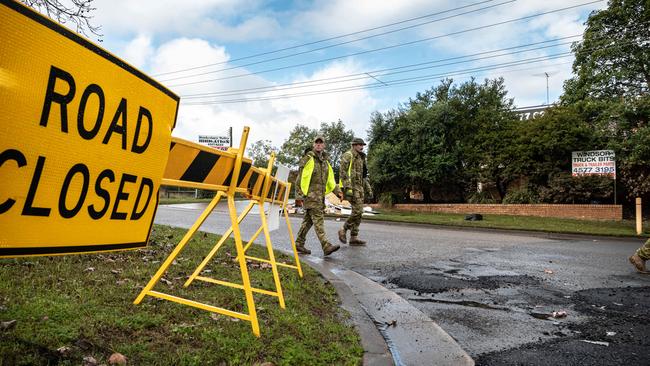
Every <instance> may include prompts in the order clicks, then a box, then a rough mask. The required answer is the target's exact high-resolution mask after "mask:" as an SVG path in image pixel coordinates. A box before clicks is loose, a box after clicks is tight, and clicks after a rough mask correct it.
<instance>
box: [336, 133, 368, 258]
mask: <svg viewBox="0 0 650 366" xmlns="http://www.w3.org/2000/svg"><path fill="white" fill-rule="evenodd" d="M351 145H352V148H351V149H350V150H348V151H346V152H345V153H343V156H341V166H340V170H339V177H341V179H340V184H339V185H340V186H341V187H342V189H343V193H344V195H345V198H346V199H347V200H348V201H350V204H351V205H352V214H351V215H350V217H349V218H348V220H347V221H346V222H345V224H344V225H343V228H342V229H341V230H339V232H338V234H339V240H340V241H341V243H349V244H350V245H352V246H361V245H366V242H365V241H363V240H361V239H359V237H358V236H359V224H361V215H362V214H363V199H364V197H372V189H371V188H370V183H369V182H368V166H367V163H366V154H365V153H364V152H363V147H364V146H365V145H366V143H365V142H364V141H363V139H361V138H358V137H356V138H354V139H353V140H352V143H351ZM348 230H350V241H349V242H348V238H347V231H348Z"/></svg>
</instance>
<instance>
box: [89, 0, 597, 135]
mask: <svg viewBox="0 0 650 366" xmlns="http://www.w3.org/2000/svg"><path fill="white" fill-rule="evenodd" d="M93 4H94V6H95V7H96V8H97V9H96V10H95V13H94V14H95V18H94V23H96V24H97V25H101V26H102V32H103V34H104V37H103V43H102V46H103V47H105V48H106V49H108V50H109V51H111V52H112V53H113V54H115V55H117V56H118V57H121V58H123V59H125V60H126V61H127V62H129V63H131V64H132V65H134V66H136V67H137V68H139V69H141V70H143V71H144V72H146V73H147V74H149V75H152V76H154V77H155V78H156V79H157V80H159V81H161V82H162V83H163V84H164V85H166V86H168V87H169V88H170V89H172V90H173V91H174V92H176V93H177V94H179V95H180V96H181V98H182V102H181V108H180V110H179V116H178V122H177V127H176V130H175V131H174V135H175V136H179V137H183V138H186V139H189V140H193V141H196V140H197V139H198V135H200V134H201V135H203V134H207V135H210V134H223V133H225V131H226V130H227V128H228V127H231V126H232V127H233V128H234V131H235V132H234V135H235V136H236V138H235V142H237V141H238V136H239V134H240V133H241V128H242V127H243V126H245V125H247V126H250V127H251V136H250V137H249V142H250V143H252V142H253V141H256V140H260V139H269V140H271V141H272V143H273V144H274V145H276V146H279V145H280V144H281V143H282V141H283V140H284V139H285V138H286V137H287V136H288V133H289V131H290V130H291V128H292V127H293V126H295V125H296V124H297V123H301V124H304V125H308V126H310V127H318V126H319V124H320V123H321V122H332V121H336V120H338V119H341V120H342V121H343V122H344V123H345V124H346V126H347V127H348V128H352V129H353V130H354V131H355V133H356V134H357V135H359V136H361V137H365V136H366V130H367V128H368V123H369V122H368V121H369V118H370V114H371V113H372V112H374V111H379V112H385V111H387V110H389V109H393V108H396V107H398V106H399V105H400V103H404V102H406V101H408V98H410V97H413V96H414V95H415V94H416V93H417V92H421V91H424V90H426V89H429V88H430V87H432V86H434V85H437V84H438V83H439V80H440V79H441V78H443V77H445V76H449V77H452V78H454V80H456V81H457V82H463V81H466V80H467V79H468V78H469V77H470V76H474V77H476V78H477V79H479V80H482V79H484V78H486V77H490V78H492V77H499V76H503V77H504V78H505V80H506V85H507V88H508V90H509V95H510V97H512V98H514V100H515V104H516V105H517V106H530V105H539V104H544V103H546V81H547V78H546V76H545V75H544V73H545V72H546V73H548V74H549V77H548V81H549V95H550V101H551V102H553V101H554V100H556V99H557V97H558V95H559V94H560V93H561V91H562V83H563V82H564V80H566V79H567V78H568V77H570V75H571V62H572V60H573V58H572V57H570V56H569V57H567V54H566V53H567V52H568V51H569V50H570V43H571V42H573V41H576V40H579V39H580V37H579V35H580V34H581V33H582V32H583V30H584V22H585V20H586V19H587V17H588V15H589V13H590V12H591V11H593V10H597V9H602V8H604V7H606V5H607V4H606V2H605V1H599V2H593V1H589V0H546V1H534V0H517V1H512V0H492V1H489V0H488V1H486V0H465V1H447V0H413V1H366V0H358V1H349V0H331V1H293V2H290V1H258V0H241V1H235V0H202V1H180V0H179V1H176V0H156V1H153V0H140V1H128V0H97V1H95V2H94V3H93ZM568 7H573V8H570V9H564V10H560V9H563V8H568ZM541 13H547V14H542V15H539V14H541ZM416 18H419V19H416ZM445 18H446V19H445ZM519 18H525V19H521V20H517V19H519ZM393 23H398V24H393ZM497 23H503V24H497ZM390 24H393V25H390ZM387 25H390V26H387ZM372 28H376V29H374V30H371V31H365V30H368V29H372ZM401 28H407V29H401ZM477 28H478V29H477ZM350 33H355V34H352V35H348V36H346V34H350ZM380 33H385V34H382V35H380ZM574 36H578V37H574ZM335 37H336V38H335ZM329 38H334V39H331V40H329V41H325V42H318V41H321V40H324V39H329ZM361 38H363V39H361ZM407 42H413V43H412V44H410V45H404V43H407ZM305 43H312V44H310V45H306V46H301V47H295V46H299V45H302V44H305ZM341 43H345V44H341ZM526 45H528V46H526ZM542 47H544V48H542ZM284 48H290V49H287V50H284V51H280V52H275V51H277V50H280V49H284ZM317 48H320V49H318V50H315V49H317ZM382 48H384V49H383V50H380V49H382ZM499 50H501V51H499ZM260 53H267V54H265V55H260V56H255V55H257V54H260ZM297 53H300V54H297ZM472 55H473V56H472ZM250 56H254V57H250ZM272 58H276V59H275V60H270V59H272ZM444 60H447V61H444ZM301 64H307V65H302V66H297V65H301ZM208 65H212V66H208ZM413 65H419V66H413ZM272 69H280V70H276V71H269V70H272ZM413 69H417V70H413ZM397 72H399V73H397ZM260 88H262V89H260ZM251 89H252V90H251ZM343 90H345V91H343ZM334 91H335V92H334ZM208 93H212V94H208ZM296 94H301V96H299V97H298V96H296ZM305 94H307V95H306V96H305ZM287 96H291V97H290V98H289V97H287Z"/></svg>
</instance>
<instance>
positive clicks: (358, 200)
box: [343, 191, 363, 236]
mask: <svg viewBox="0 0 650 366" xmlns="http://www.w3.org/2000/svg"><path fill="white" fill-rule="evenodd" d="M350 204H351V205H352V213H351V214H350V217H348V220H347V221H346V222H345V225H343V228H344V229H345V230H350V235H352V236H358V235H359V225H360V224H361V215H362V214H363V194H360V193H358V192H356V191H355V192H354V197H352V199H351V200H350Z"/></svg>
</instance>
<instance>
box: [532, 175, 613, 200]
mask: <svg viewBox="0 0 650 366" xmlns="http://www.w3.org/2000/svg"><path fill="white" fill-rule="evenodd" d="M613 193H614V181H613V180H612V179H611V178H609V177H603V176H598V175H585V176H577V177H573V176H571V174H570V173H558V174H555V175H553V176H552V177H551V178H550V179H549V182H548V186H546V187H540V188H539V198H540V201H542V202H545V203H582V204H588V203H594V202H598V203H614V202H613Z"/></svg>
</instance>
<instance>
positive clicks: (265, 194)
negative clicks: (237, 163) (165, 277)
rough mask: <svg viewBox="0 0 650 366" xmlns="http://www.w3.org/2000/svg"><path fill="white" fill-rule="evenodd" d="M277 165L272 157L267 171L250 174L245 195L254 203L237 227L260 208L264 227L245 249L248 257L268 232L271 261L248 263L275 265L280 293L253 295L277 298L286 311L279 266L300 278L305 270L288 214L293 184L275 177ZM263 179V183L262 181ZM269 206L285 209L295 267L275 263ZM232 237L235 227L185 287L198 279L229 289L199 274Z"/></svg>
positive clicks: (267, 238) (256, 170)
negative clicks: (249, 251) (266, 205)
mask: <svg viewBox="0 0 650 366" xmlns="http://www.w3.org/2000/svg"><path fill="white" fill-rule="evenodd" d="M274 161H275V154H272V155H271V158H270V160H269V164H268V167H267V168H266V169H263V168H257V167H251V168H250V170H249V172H248V174H247V175H248V176H250V178H249V177H246V178H244V182H246V181H248V182H251V184H250V187H251V188H250V190H249V192H248V193H246V194H244V195H245V196H246V197H247V198H249V199H250V203H249V204H248V205H247V206H246V208H245V209H244V210H243V211H242V213H241V214H240V215H239V218H238V219H237V224H240V223H241V222H242V221H243V220H244V218H245V217H246V216H247V215H248V214H249V213H250V212H251V210H252V209H253V208H254V207H255V206H256V205H257V206H258V211H259V214H260V220H261V222H262V224H261V225H260V227H259V228H258V229H257V231H256V232H255V234H253V236H252V237H251V239H250V240H249V241H248V243H246V246H244V253H245V252H246V251H247V250H248V248H250V246H251V245H252V244H253V241H255V239H257V237H258V236H259V235H260V234H261V233H262V232H264V237H265V241H266V248H267V250H268V254H269V258H268V259H264V258H258V257H252V256H246V259H249V260H254V261H258V262H264V263H268V264H270V265H271V269H272V271H273V278H274V280H275V285H276V292H270V291H267V290H262V289H257V288H253V291H254V292H260V293H264V294H267V295H272V296H277V297H278V301H279V303H280V307H282V308H284V307H285V304H284V297H283V295H282V286H281V284H280V278H279V275H278V271H277V266H283V267H288V268H294V269H296V270H297V271H298V274H299V275H300V277H302V268H301V267H300V259H299V257H298V252H297V251H296V243H295V241H294V238H293V232H292V230H291V222H290V221H289V215H288V213H287V207H286V206H287V198H288V194H289V192H290V191H291V183H288V182H283V181H280V180H278V179H277V178H275V177H272V176H271V170H272V168H273V163H274ZM260 177H261V178H263V179H260ZM253 182H254V183H253ZM262 182H263V183H262ZM265 202H268V203H270V204H277V205H279V207H278V208H281V209H282V211H284V216H285V220H286V222H287V229H288V231H289V238H290V240H291V246H292V249H293V254H294V259H295V264H294V265H292V264H287V263H278V262H276V261H275V256H274V255H273V243H272V242H271V236H270V233H269V231H270V230H269V227H268V223H267V220H266V215H265V213H264V203H265ZM232 233H233V226H231V227H230V228H229V229H228V230H226V232H225V233H224V234H223V236H222V237H221V239H220V240H219V242H217V244H216V245H215V246H214V248H212V250H211V251H210V253H209V254H208V255H207V256H206V257H205V259H203V262H201V264H200V265H199V266H198V267H197V268H196V270H195V271H194V273H193V274H192V275H191V276H190V277H189V278H188V279H187V281H186V282H185V287H187V286H189V285H190V284H191V283H192V282H193V281H194V280H195V279H196V280H201V281H207V282H213V283H219V284H223V285H225V284H224V283H223V281H216V280H213V279H210V278H206V277H203V276H199V274H200V273H201V271H203V269H204V268H205V266H206V265H207V264H208V263H209V262H210V260H211V259H212V257H214V255H215V254H216V253H217V251H218V250H219V248H220V247H221V246H222V245H223V243H224V242H225V241H226V239H228V238H229V237H230V235H231V234H232ZM226 286H228V285H226Z"/></svg>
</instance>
